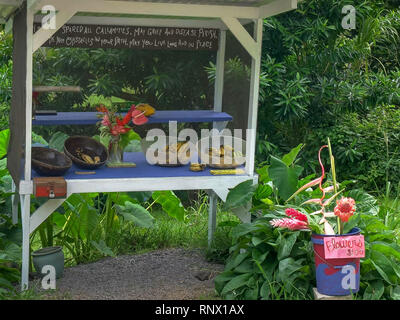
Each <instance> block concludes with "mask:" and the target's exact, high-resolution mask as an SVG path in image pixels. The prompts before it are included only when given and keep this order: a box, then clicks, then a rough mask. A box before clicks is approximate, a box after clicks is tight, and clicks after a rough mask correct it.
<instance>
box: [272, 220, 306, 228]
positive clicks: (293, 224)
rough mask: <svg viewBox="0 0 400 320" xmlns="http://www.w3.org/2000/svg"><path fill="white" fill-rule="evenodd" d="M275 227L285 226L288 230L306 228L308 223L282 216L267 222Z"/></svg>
mask: <svg viewBox="0 0 400 320" xmlns="http://www.w3.org/2000/svg"><path fill="white" fill-rule="evenodd" d="M269 223H270V224H271V225H272V226H273V227H275V228H287V229H289V230H308V229H309V227H308V223H307V222H304V221H300V220H297V219H290V218H282V219H273V220H271V221H270V222H269Z"/></svg>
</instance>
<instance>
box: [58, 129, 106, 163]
mask: <svg viewBox="0 0 400 320" xmlns="http://www.w3.org/2000/svg"><path fill="white" fill-rule="evenodd" d="M79 149H81V150H82V152H83V153H84V154H87V155H88V156H90V157H91V158H92V159H93V158H94V157H96V156H97V157H99V158H100V162H99V163H96V164H90V163H87V162H85V161H83V160H81V158H80V157H79V156H78V154H77V150H79ZM64 153H65V154H66V155H67V156H68V157H70V158H71V160H72V162H73V163H75V165H76V166H77V167H79V168H82V169H98V168H100V167H101V166H104V164H105V163H106V161H107V159H108V151H107V149H106V147H105V146H104V145H103V144H101V143H100V142H98V141H97V140H95V139H93V138H90V137H84V136H74V137H70V138H68V139H67V140H65V143H64Z"/></svg>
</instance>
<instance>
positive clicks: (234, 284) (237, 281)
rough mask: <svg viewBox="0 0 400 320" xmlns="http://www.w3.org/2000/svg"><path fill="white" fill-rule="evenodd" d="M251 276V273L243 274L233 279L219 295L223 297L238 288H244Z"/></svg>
mask: <svg viewBox="0 0 400 320" xmlns="http://www.w3.org/2000/svg"><path fill="white" fill-rule="evenodd" d="M251 276H252V274H251V273H244V274H241V275H239V276H237V277H235V278H233V279H232V280H230V281H229V282H228V283H227V284H226V285H225V287H224V289H223V290H222V292H221V295H225V294H227V293H228V292H231V291H233V290H236V289H238V288H240V287H243V286H245V285H246V283H247V281H248V280H249V279H250V277H251Z"/></svg>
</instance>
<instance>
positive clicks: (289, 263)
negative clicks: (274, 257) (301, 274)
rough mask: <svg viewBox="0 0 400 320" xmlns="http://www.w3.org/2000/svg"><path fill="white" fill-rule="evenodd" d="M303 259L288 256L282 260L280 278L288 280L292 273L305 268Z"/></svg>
mask: <svg viewBox="0 0 400 320" xmlns="http://www.w3.org/2000/svg"><path fill="white" fill-rule="evenodd" d="M302 260H303V259H300V260H294V259H293V258H286V259H284V260H281V261H280V262H279V267H278V268H279V274H278V278H279V279H280V280H281V281H286V280H288V279H289V277H290V275H292V274H293V273H295V272H296V271H298V270H300V269H301V268H303V264H302Z"/></svg>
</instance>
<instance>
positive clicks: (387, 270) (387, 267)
mask: <svg viewBox="0 0 400 320" xmlns="http://www.w3.org/2000/svg"><path fill="white" fill-rule="evenodd" d="M371 262H372V264H373V265H374V267H375V269H376V271H378V273H379V274H380V275H381V277H382V278H383V279H384V280H385V281H386V282H387V283H389V284H393V281H395V279H396V278H397V276H396V273H395V270H394V269H393V267H392V263H391V261H390V260H389V259H388V258H387V257H386V256H385V255H384V254H383V253H380V252H379V251H375V250H371Z"/></svg>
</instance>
